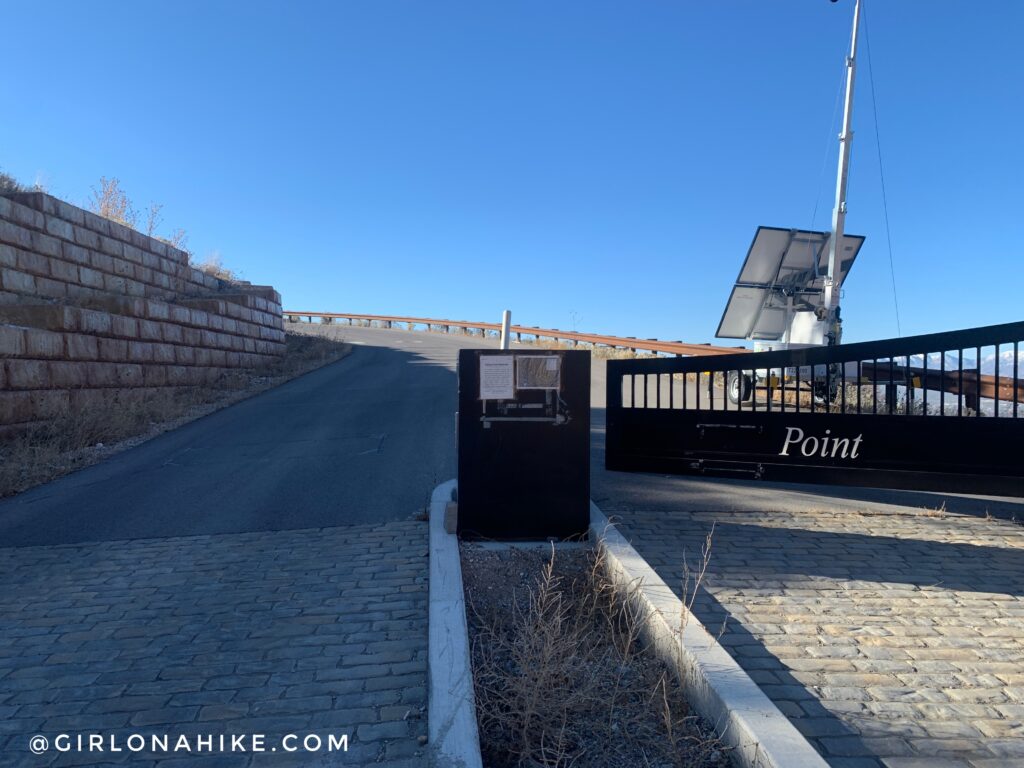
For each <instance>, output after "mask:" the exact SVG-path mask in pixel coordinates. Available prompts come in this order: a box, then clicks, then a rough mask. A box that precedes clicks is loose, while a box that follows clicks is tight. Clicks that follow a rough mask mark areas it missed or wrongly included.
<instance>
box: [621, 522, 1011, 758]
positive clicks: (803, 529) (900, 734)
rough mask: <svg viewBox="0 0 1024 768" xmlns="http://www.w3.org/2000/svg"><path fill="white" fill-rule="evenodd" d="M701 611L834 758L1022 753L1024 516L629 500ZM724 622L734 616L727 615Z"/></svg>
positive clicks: (645, 543)
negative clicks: (711, 508)
mask: <svg viewBox="0 0 1024 768" xmlns="http://www.w3.org/2000/svg"><path fill="white" fill-rule="evenodd" d="M621 518H622V528H623V531H624V532H625V533H626V535H627V536H628V537H629V538H630V539H631V540H632V541H633V544H634V546H636V548H637V549H638V551H639V552H640V554H641V555H643V556H644V557H645V558H646V559H647V560H648V561H649V562H650V563H651V564H652V565H653V566H654V567H655V568H656V569H657V570H658V572H659V574H660V575H661V576H662V577H663V578H664V579H665V580H666V582H668V583H669V584H670V585H673V586H674V588H676V589H677V590H680V589H681V577H682V572H683V570H682V569H683V552H684V549H685V551H686V553H687V559H688V560H689V561H690V563H691V565H692V564H693V563H694V558H695V555H698V554H699V552H700V547H701V544H702V543H703V540H704V537H705V535H706V533H707V531H708V530H710V528H711V525H712V523H714V524H715V527H714V534H713V544H712V554H711V560H710V567H709V569H708V573H707V580H706V582H705V587H706V590H705V591H704V592H703V593H701V594H700V595H699V596H698V599H697V602H696V604H695V608H694V610H695V612H696V613H697V614H698V616H699V617H700V619H701V620H702V621H703V622H704V623H705V625H706V626H707V627H708V628H709V629H710V630H711V631H712V632H714V631H716V630H719V629H720V628H721V627H722V625H723V622H725V629H724V632H723V634H722V637H721V640H722V643H723V644H724V645H725V647H726V648H727V649H728V650H729V651H730V653H731V654H732V655H733V657H734V658H736V659H737V661H739V662H740V664H741V665H742V666H743V667H744V668H745V669H746V670H747V671H748V672H749V673H750V674H751V676H753V677H754V679H755V680H756V681H757V682H758V683H759V684H760V685H761V687H762V688H763V689H764V691H765V692H766V693H767V694H768V695H769V696H770V697H771V698H772V699H773V700H774V701H775V702H776V704H778V706H779V707H780V708H781V709H782V711H783V712H785V713H786V714H787V715H788V716H789V717H790V718H791V719H792V721H793V723H794V724H795V725H796V726H797V727H798V728H799V729H800V730H801V731H802V732H803V733H804V734H805V735H807V736H808V737H809V738H810V739H811V741H812V743H813V744H814V745H815V746H816V747H817V748H818V750H819V751H820V752H821V753H822V754H823V755H824V756H825V757H826V759H827V760H828V762H829V763H830V765H832V766H836V768H840V767H842V768H860V767H861V766H864V767H865V768H877V767H878V766H880V765H884V766H888V767H889V768H968V767H970V768H1011V767H1012V766H1024V527H1022V526H1021V525H1018V524H1015V523H1013V522H1010V521H1007V520H998V519H985V518H980V517H973V516H967V515H955V514H950V513H945V512H938V511H927V510H920V509H918V510H915V509H909V508H893V509H891V510H888V511H866V512H862V513H856V512H841V513H833V512H828V511H803V512H798V511H793V512H770V513H752V512H733V513H722V512H716V513H706V512H675V513H665V512H624V513H622V514H621ZM726 619H728V621H726Z"/></svg>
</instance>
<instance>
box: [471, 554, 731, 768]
mask: <svg viewBox="0 0 1024 768" xmlns="http://www.w3.org/2000/svg"><path fill="white" fill-rule="evenodd" d="M461 557H462V573H463V580H464V584H465V593H466V614H467V620H468V625H469V637H470V645H471V648H472V661H473V684H474V690H475V694H476V701H477V721H478V723H479V727H480V741H481V751H482V753H483V758H484V765H485V766H486V767H487V768H513V766H515V767H516V768H520V767H522V766H528V767H530V768H534V767H536V766H552V767H554V766H564V767H566V768H568V766H575V767H577V768H621V767H622V766H637V767H638V768H684V766H685V768H718V767H720V766H728V765H730V764H731V763H730V760H729V757H728V755H727V753H726V750H725V748H724V747H722V745H721V744H720V743H719V742H718V740H717V739H716V738H715V734H714V731H713V729H712V728H711V726H710V725H709V724H708V723H707V722H705V721H703V720H702V719H701V718H699V717H697V716H695V715H694V714H693V713H692V712H691V711H690V710H689V708H688V706H687V703H686V699H685V698H684V696H683V693H682V690H681V689H680V687H679V685H678V683H677V682H676V680H675V678H674V677H673V676H672V674H671V673H670V672H669V670H668V669H667V668H666V667H665V666H664V665H663V664H662V663H661V662H660V661H659V660H657V659H656V658H655V657H654V656H653V655H652V654H651V653H649V652H648V650H647V649H645V648H644V647H643V644H642V641H641V640H640V637H639V634H640V629H641V625H640V620H639V619H638V618H637V616H636V615H635V613H634V612H633V610H632V609H631V608H630V607H629V606H630V604H629V602H628V601H627V600H625V597H626V596H625V595H624V594H623V593H622V592H621V590H619V589H617V588H616V587H615V586H614V585H613V584H612V583H611V582H610V581H609V580H608V579H607V577H606V576H605V575H604V570H603V564H602V563H601V562H600V561H599V560H598V559H597V558H598V555H596V554H595V553H594V552H593V550H591V549H590V548H589V547H587V548H582V547H581V548H578V549H564V548H560V549H558V550H552V549H548V548H544V547H541V548H532V549H520V548H514V549H510V548H501V549H493V548H485V547H482V546H481V545H478V544H472V543H463V544H462V545H461Z"/></svg>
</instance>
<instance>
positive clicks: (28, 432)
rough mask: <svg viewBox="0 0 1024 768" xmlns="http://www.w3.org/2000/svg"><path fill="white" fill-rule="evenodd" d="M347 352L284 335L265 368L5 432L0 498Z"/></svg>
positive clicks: (134, 395) (122, 396)
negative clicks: (275, 356)
mask: <svg viewBox="0 0 1024 768" xmlns="http://www.w3.org/2000/svg"><path fill="white" fill-rule="evenodd" d="M348 349H349V348H348V347H347V346H346V345H345V344H342V343H340V342H339V341H335V340H331V339H325V338H322V337H316V336H306V335H295V334H290V333H289V334H287V335H286V338H285V354H284V355H282V356H281V358H280V359H279V360H278V361H277V362H275V363H273V364H272V365H269V366H266V367H264V368H261V369H257V370H239V371H233V372H231V373H228V374H225V375H224V376H222V377H221V378H220V379H219V380H218V381H216V382H213V383H211V384H209V385H206V386H197V387H177V388H167V389H159V390H139V391H137V392H128V393H116V391H115V393H112V394H111V396H110V398H108V399H106V400H105V401H104V403H103V405H101V406H99V407H94V408H90V409H88V410H86V411H75V412H71V413H64V414H61V415H60V416H59V417H58V418H55V419H51V420H49V421H47V422H44V423H40V424H35V425H33V426H31V427H28V428H26V429H25V430H23V431H21V432H13V431H12V432H9V433H8V435H7V436H6V437H5V438H0V498H2V497H4V496H11V495H13V494H15V493H20V492H21V491H24V490H27V489H28V488H31V487H33V486H36V485H39V484H41V483H45V482H48V481H50V480H53V479H55V478H57V477H60V476H61V475H64V474H67V473H68V472H71V471H73V470H76V469H81V468H82V467H86V466H88V465H90V464H94V463H96V462H97V461H100V460H101V459H104V458H106V457H107V456H109V455H111V454H112V453H116V452H117V451H119V450H122V449H124V448H130V447H132V446H134V445H137V444H138V443H140V442H143V441H144V440H147V439H149V438H151V437H155V436H156V435H158V434H161V433H162V432H166V431H168V430H170V429H174V428H176V427H179V426H181V425H182V424H184V423H187V422H189V421H192V420H193V419H197V418H199V417H201V416H205V415H206V414H208V413H211V412H213V411H215V410H218V409H220V408H223V407H225V406H228V405H231V404H232V403H235V402H238V401H239V400H242V399H245V398H246V397H250V396H251V395H255V394H258V393H259V392H262V391H264V390H267V389H270V388H271V387H275V386H277V385H279V384H282V383H284V382H285V381H288V380H289V379H293V378H295V377H296V376H300V375H302V374H303V373H307V372H309V371H311V370H314V369H315V368H319V367H320V366H322V365H325V364H327V363H330V362H333V361H335V360H338V359H340V358H341V357H343V356H344V355H345V354H346V352H347V351H348Z"/></svg>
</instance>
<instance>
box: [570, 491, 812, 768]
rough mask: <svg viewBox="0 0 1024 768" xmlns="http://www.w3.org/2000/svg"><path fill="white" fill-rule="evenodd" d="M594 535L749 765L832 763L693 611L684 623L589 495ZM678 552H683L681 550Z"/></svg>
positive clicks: (664, 648) (663, 653)
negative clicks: (797, 727) (795, 725)
mask: <svg viewBox="0 0 1024 768" xmlns="http://www.w3.org/2000/svg"><path fill="white" fill-rule="evenodd" d="M590 536H591V540H592V541H593V542H594V546H595V547H600V548H602V549H603V550H604V551H605V562H606V564H607V566H606V567H607V568H608V571H609V574H610V576H611V577H612V579H613V580H614V581H615V582H617V583H618V584H620V585H622V586H624V587H625V586H631V585H638V589H636V590H635V592H634V595H635V597H636V599H637V600H638V601H639V603H638V608H639V609H640V611H641V615H642V616H644V617H646V618H647V619H648V620H647V621H645V622H644V624H645V635H646V638H645V639H646V640H647V641H648V642H650V643H651V645H652V647H653V649H654V651H655V653H657V654H658V656H659V657H660V658H661V659H663V660H664V661H665V662H667V663H668V664H669V665H670V666H671V667H672V668H673V669H674V670H675V671H676V673H677V676H678V677H679V680H680V682H681V684H682V686H683V689H684V690H685V692H686V697H687V700H688V701H689V702H690V704H691V705H692V706H693V708H694V709H695V710H697V712H699V713H700V714H701V715H702V716H703V717H704V718H705V719H706V720H708V721H709V722H710V723H711V724H712V725H714V726H715V728H716V730H717V731H718V732H719V734H720V736H721V738H722V742H723V743H724V744H725V745H726V746H728V747H730V748H731V750H732V752H731V754H732V756H733V758H734V759H735V760H736V762H737V763H738V764H739V765H741V766H743V768H828V763H826V762H825V760H824V759H823V758H822V757H821V755H819V754H818V753H817V751H816V750H815V749H814V747H812V746H811V745H810V743H808V741H807V740H806V739H805V738H804V737H803V736H802V735H801V734H800V732H799V731H798V730H797V729H796V728H795V727H794V726H793V724H792V723H790V722H789V719H788V718H787V717H786V716H785V715H783V714H782V712H781V711H780V710H779V708H778V707H776V706H775V704H773V703H772V701H771V699H769V698H768V696H767V695H765V693H764V692H763V691H762V690H761V689H760V688H758V687H757V683H755V682H754V681H753V680H751V679H750V676H749V675H748V674H747V673H746V672H744V671H743V669H742V668H741V667H740V666H739V664H737V663H736V661H735V660H734V659H733V658H732V656H730V655H729V654H728V652H727V651H726V650H725V649H724V648H723V647H722V646H721V645H719V643H718V641H716V640H715V638H714V637H713V636H712V635H711V634H710V633H709V632H708V631H707V630H706V629H705V628H704V625H703V624H701V623H700V622H699V621H698V620H697V617H696V616H693V615H691V616H690V617H689V620H688V621H687V622H686V626H685V627H684V628H682V632H680V628H681V625H682V616H683V613H682V607H683V606H682V601H681V600H680V599H679V598H678V597H676V595H675V593H674V592H673V591H672V590H671V589H669V587H668V585H667V584H666V583H665V582H664V581H663V580H662V579H661V577H660V576H658V574H657V573H655V571H654V569H653V568H651V566H650V565H648V564H647V561H646V560H644V559H643V558H642V557H640V555H639V554H638V553H637V551H636V550H635V549H633V547H632V546H631V545H630V543H629V542H628V541H626V539H625V538H624V537H623V536H622V534H621V533H619V532H618V530H616V529H615V528H614V527H613V526H612V525H611V524H610V523H609V522H608V518H606V517H605V516H604V513H603V512H601V510H600V509H599V508H598V507H597V505H596V504H594V503H593V502H591V503H590ZM680 556H682V554H681V553H680Z"/></svg>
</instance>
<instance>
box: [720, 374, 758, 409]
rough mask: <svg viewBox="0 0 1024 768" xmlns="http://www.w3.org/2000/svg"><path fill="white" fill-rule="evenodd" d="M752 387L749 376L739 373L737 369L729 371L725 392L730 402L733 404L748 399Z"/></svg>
mask: <svg viewBox="0 0 1024 768" xmlns="http://www.w3.org/2000/svg"><path fill="white" fill-rule="evenodd" d="M752 389H753V383H752V382H751V380H750V377H749V376H747V375H746V374H741V373H739V372H738V371H729V382H728V386H727V387H726V393H727V394H728V396H729V402H730V403H732V404H733V405H739V404H740V403H745V402H746V401H747V400H749V399H750V392H751V390H752Z"/></svg>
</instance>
